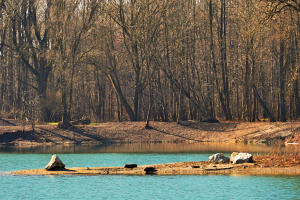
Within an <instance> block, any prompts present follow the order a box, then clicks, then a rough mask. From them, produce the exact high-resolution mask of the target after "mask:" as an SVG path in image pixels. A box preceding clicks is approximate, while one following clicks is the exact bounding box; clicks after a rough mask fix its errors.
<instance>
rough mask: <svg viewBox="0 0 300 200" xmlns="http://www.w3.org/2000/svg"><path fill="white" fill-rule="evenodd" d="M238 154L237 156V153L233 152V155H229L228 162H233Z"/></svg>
mask: <svg viewBox="0 0 300 200" xmlns="http://www.w3.org/2000/svg"><path fill="white" fill-rule="evenodd" d="M238 154H239V152H233V153H232V154H231V155H230V162H233V160H234V157H235V156H237V155H238Z"/></svg>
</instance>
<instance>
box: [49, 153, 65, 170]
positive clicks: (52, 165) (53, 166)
mask: <svg viewBox="0 0 300 200" xmlns="http://www.w3.org/2000/svg"><path fill="white" fill-rule="evenodd" d="M45 169H46V170H63V169H65V164H64V163H63V162H62V161H61V159H59V157H58V156H57V155H56V154H54V155H53V156H52V157H51V160H50V162H49V163H48V165H46V167H45Z"/></svg>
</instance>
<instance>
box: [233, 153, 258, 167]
mask: <svg viewBox="0 0 300 200" xmlns="http://www.w3.org/2000/svg"><path fill="white" fill-rule="evenodd" d="M232 163H233V164H240V163H253V155H252V154H250V153H239V154H237V155H236V156H234V158H233V161H232Z"/></svg>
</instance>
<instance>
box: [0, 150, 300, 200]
mask: <svg viewBox="0 0 300 200" xmlns="http://www.w3.org/2000/svg"><path fill="white" fill-rule="evenodd" d="M125 147H127V150H126V148H125ZM169 147H172V148H169V149H168V148H167V146H160V145H154V146H147V145H146V146H143V147H142V146H135V147H134V145H133V146H132V145H131V146H130V145H129V146H122V147H121V148H120V149H119V150H118V148H117V146H115V147H105V148H104V147H98V148H96V147H93V148H94V149H93V148H92V149H93V150H91V149H90V148H87V147H75V148H74V147H72V148H73V149H69V150H67V147H65V149H64V151H63V152H64V153H61V154H59V156H60V158H61V159H62V160H63V161H64V162H65V164H66V165H67V167H76V166H78V167H79V166H86V167H99V166H123V165H124V164H125V163H137V164H138V165H146V164H157V163H172V162H181V161H202V160H207V159H208V156H209V155H211V154H212V153H214V152H216V151H219V150H220V147H219V149H217V150H215V151H214V149H213V148H212V147H197V148H196V149H193V148H192V147H191V146H189V147H181V148H179V149H178V151H177V152H176V150H175V149H176V146H172V145H171V146H169ZM223 148H224V147H223ZM226 148H229V147H226ZM226 148H225V149H223V150H224V152H225V153H227V155H229V154H230V151H231V150H234V149H235V148H239V147H235V148H234V147H230V148H229V149H228V151H225V150H226ZM248 148H249V149H255V148H254V147H253V148H250V147H249V146H248ZM266 148H267V147H266ZM46 149H47V148H46ZM46 149H44V151H41V152H38V151H36V150H35V151H28V149H27V151H26V152H27V153H26V154H21V153H18V152H20V151H21V149H15V150H12V149H10V150H11V151H9V150H8V149H6V150H3V151H2V153H0V174H1V175H0V199H175V200H176V199H189V200H190V199H300V177H293V176H286V177H284V176H12V175H8V174H6V173H5V172H7V171H12V170H21V169H34V168H43V167H44V166H45V165H46V164H47V163H48V161H49V159H50V157H51V154H52V153H53V152H56V153H59V151H62V150H59V149H51V148H50V149H49V148H48V149H47V150H46ZM88 149H89V150H88ZM97 149H98V150H97ZM141 149H144V151H142V152H139V151H141ZM257 150H258V149H256V150H254V151H255V152H257ZM118 151H119V152H122V151H123V152H124V153H116V152H118ZM126 151H127V152H126ZM155 151H156V152H155ZM33 152H34V153H33Z"/></svg>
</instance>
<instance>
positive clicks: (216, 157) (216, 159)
mask: <svg viewBox="0 0 300 200" xmlns="http://www.w3.org/2000/svg"><path fill="white" fill-rule="evenodd" d="M209 161H214V162H217V163H226V162H228V161H229V158H228V157H226V156H224V154H223V153H216V154H214V155H212V156H209Z"/></svg>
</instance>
